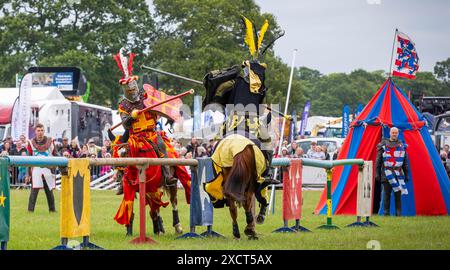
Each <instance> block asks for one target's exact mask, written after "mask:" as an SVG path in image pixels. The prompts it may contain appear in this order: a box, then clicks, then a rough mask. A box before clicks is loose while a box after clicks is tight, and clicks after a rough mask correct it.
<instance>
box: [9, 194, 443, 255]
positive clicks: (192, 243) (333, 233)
mask: <svg viewBox="0 0 450 270" xmlns="http://www.w3.org/2000/svg"><path fill="white" fill-rule="evenodd" d="M29 192H30V191H29V190H12V191H11V200H12V202H11V234H10V242H9V243H8V249H13V250H18V249H19V250H23V249H32V250H36V249H43V250H46V249H50V248H52V247H54V246H56V245H58V244H59V218H60V212H59V209H60V206H59V203H60V199H59V196H60V192H59V191H55V192H54V193H55V199H56V204H57V211H58V212H57V213H52V214H50V213H49V212H48V207H47V201H46V198H45V194H44V192H43V191H41V192H40V193H39V197H38V201H37V205H36V209H35V212H34V213H28V211H27V205H28V196H29ZM178 194H179V196H180V198H179V201H180V205H179V210H180V219H181V223H182V225H183V228H184V230H185V232H186V231H187V230H188V228H189V207H188V205H186V203H185V199H184V193H183V192H179V193H178ZM320 194H321V191H305V192H304V193H303V197H304V206H303V220H302V225H303V226H305V227H306V228H309V229H310V230H312V231H313V232H312V233H297V234H275V233H271V232H272V231H273V230H274V229H276V228H278V227H280V226H281V225H282V220H281V203H280V202H281V192H280V191H277V208H276V212H275V215H269V216H268V217H267V218H266V222H265V223H264V224H263V225H257V227H256V230H257V232H258V233H259V234H260V239H259V240H258V241H250V240H247V238H246V237H245V236H244V235H243V230H244V227H245V215H244V212H243V209H242V208H240V209H239V225H240V229H241V234H242V238H241V240H233V238H232V234H231V218H230V215H229V212H228V208H223V209H215V211H214V222H215V223H214V230H216V231H218V232H220V233H221V234H223V235H224V236H225V237H226V238H225V239H186V240H174V238H175V237H176V236H175V234H174V230H173V228H172V226H171V224H172V211H171V207H170V206H169V207H167V208H166V209H162V211H161V214H162V216H163V219H164V222H165V223H164V225H165V229H166V235H164V236H154V235H153V233H152V234H151V235H150V236H151V237H152V238H153V239H155V240H156V241H157V244H154V245H132V244H129V241H130V239H131V238H127V237H125V227H123V226H121V225H119V224H117V223H116V222H115V221H114V219H113V217H114V215H115V213H116V211H117V208H118V206H119V204H120V202H121V199H122V198H121V196H116V195H115V194H114V191H92V192H91V207H92V210H91V241H92V242H94V243H95V244H97V245H99V246H101V247H104V248H106V249H162V250H172V249H181V250H195V249H200V250H210V249H224V250H266V249H366V245H367V243H368V241H370V240H377V241H379V242H380V245H381V249H447V250H448V249H450V217H448V216H444V217H400V218H398V217H380V216H374V217H373V218H372V221H374V222H375V223H377V224H378V225H380V226H381V227H380V228H345V226H346V225H348V224H350V223H352V222H354V221H355V217H353V216H336V217H334V218H333V223H334V224H335V225H337V226H339V227H340V228H341V229H340V230H330V231H329V230H317V229H316V228H317V227H318V226H320V225H322V224H324V223H325V221H326V217H325V216H316V215H313V214H312V212H313V210H314V208H315V205H316V203H317V201H318V199H319V196H320ZM165 198H166V199H167V197H165ZM134 209H135V212H136V213H138V209H139V208H138V201H137V200H136V201H135V206H134ZM136 216H138V215H136ZM150 223H151V222H150V218H149V217H148V211H147V235H149V232H153V230H152V227H151V224H150ZM138 225H139V219H138V218H137V219H136V220H135V226H134V236H133V237H137V236H138V234H139V231H138V229H139V226H138ZM290 225H293V224H292V222H291V223H290ZM204 229H205V228H204V227H197V231H199V232H203V231H204ZM75 240H78V241H80V240H81V239H75Z"/></svg>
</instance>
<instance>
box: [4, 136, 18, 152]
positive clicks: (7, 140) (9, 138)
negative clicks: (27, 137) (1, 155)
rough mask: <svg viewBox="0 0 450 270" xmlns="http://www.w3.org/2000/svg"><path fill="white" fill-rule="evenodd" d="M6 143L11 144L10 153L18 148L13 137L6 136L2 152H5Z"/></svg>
mask: <svg viewBox="0 0 450 270" xmlns="http://www.w3.org/2000/svg"><path fill="white" fill-rule="evenodd" d="M6 143H8V144H9V148H8V152H10V151H11V150H14V148H16V146H15V144H14V142H13V138H12V137H11V136H6V138H5V140H4V141H3V147H2V149H1V150H0V152H3V150H5V145H6Z"/></svg>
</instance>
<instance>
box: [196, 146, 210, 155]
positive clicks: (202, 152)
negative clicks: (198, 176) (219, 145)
mask: <svg viewBox="0 0 450 270" xmlns="http://www.w3.org/2000/svg"><path fill="white" fill-rule="evenodd" d="M207 156H208V154H207V153H206V149H205V147H203V146H198V147H197V153H196V155H195V157H196V158H199V157H207Z"/></svg>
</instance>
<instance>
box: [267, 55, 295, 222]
mask: <svg viewBox="0 0 450 270" xmlns="http://www.w3.org/2000/svg"><path fill="white" fill-rule="evenodd" d="M296 54H297V49H295V50H294V53H293V55H292V66H291V74H290V76H289V85H288V90H287V95H286V104H285V106H284V114H285V115H287V111H288V107H289V97H290V95H291V86H292V78H293V75H294V68H295V66H294V64H295V55H296ZM285 125H286V118H284V119H283V123H282V125H281V132H280V142H279V144H278V156H280V155H281V146H282V144H283V135H284V126H285ZM277 174H278V167H276V168H275V172H274V179H276V178H277ZM271 208H272V214H275V185H272V190H271V192H270V199H269V207H268V209H269V212H270V209H271Z"/></svg>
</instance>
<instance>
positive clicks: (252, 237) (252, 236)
mask: <svg viewBox="0 0 450 270" xmlns="http://www.w3.org/2000/svg"><path fill="white" fill-rule="evenodd" d="M258 239H259V238H258V236H256V234H255V235H249V236H248V240H258Z"/></svg>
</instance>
